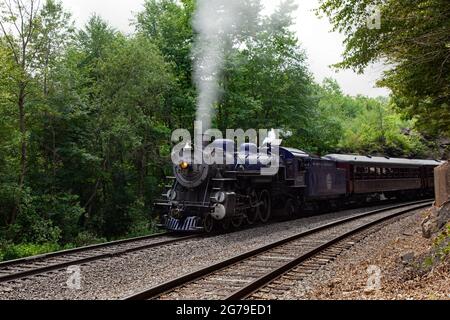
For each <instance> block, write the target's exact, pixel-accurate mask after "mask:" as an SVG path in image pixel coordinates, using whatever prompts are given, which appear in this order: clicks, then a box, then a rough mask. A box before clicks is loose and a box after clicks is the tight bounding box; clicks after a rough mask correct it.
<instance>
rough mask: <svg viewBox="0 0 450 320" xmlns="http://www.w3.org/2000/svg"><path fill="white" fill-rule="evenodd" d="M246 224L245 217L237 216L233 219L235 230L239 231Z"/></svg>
mask: <svg viewBox="0 0 450 320" xmlns="http://www.w3.org/2000/svg"><path fill="white" fill-rule="evenodd" d="M243 223H244V217H243V216H236V217H234V218H231V225H232V226H233V228H235V229H239V228H240V227H242V224H243Z"/></svg>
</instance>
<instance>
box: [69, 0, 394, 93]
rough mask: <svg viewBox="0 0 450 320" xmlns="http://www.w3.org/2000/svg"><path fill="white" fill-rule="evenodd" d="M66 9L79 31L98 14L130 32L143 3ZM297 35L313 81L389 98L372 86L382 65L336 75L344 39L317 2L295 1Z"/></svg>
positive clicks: (109, 1)
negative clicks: (319, 10)
mask: <svg viewBox="0 0 450 320" xmlns="http://www.w3.org/2000/svg"><path fill="white" fill-rule="evenodd" d="M62 1H63V3H64V5H65V7H66V9H67V10H69V11H70V12H71V13H72V14H73V18H74V19H75V20H76V24H77V26H78V27H82V26H83V25H84V24H85V23H86V21H87V20H88V19H89V17H90V16H91V15H92V14H93V13H97V14H99V15H100V16H102V17H103V18H104V19H105V20H107V21H108V22H109V23H110V24H111V25H112V26H113V27H115V28H116V29H118V30H120V31H122V32H125V33H131V32H133V28H132V27H130V25H129V24H130V21H131V20H132V19H133V16H134V13H136V12H139V11H140V10H141V9H142V3H143V2H144V0H62ZM296 1H298V4H299V9H298V11H297V14H296V17H297V26H296V30H297V34H298V38H299V40H300V41H301V43H302V45H303V48H305V49H306V52H307V54H308V63H309V65H310V69H311V71H312V72H313V73H314V75H315V77H316V80H317V81H319V82H321V81H322V80H323V79H324V78H325V77H333V78H335V79H336V80H337V81H338V82H339V84H340V85H341V87H342V89H343V90H344V92H345V93H347V94H350V95H357V94H363V95H368V96H371V97H376V96H379V95H388V94H389V91H388V90H386V89H383V88H375V82H376V80H377V79H378V78H379V77H380V74H381V72H382V70H383V66H382V65H377V66H372V67H371V68H369V69H368V70H367V71H366V73H365V74H364V75H357V74H355V73H354V72H353V71H340V72H339V73H336V72H335V71H334V70H333V69H332V68H330V65H332V64H334V63H337V62H340V60H341V54H342V52H343V51H344V47H343V45H342V41H343V39H344V37H343V36H342V35H340V34H339V33H331V32H330V30H331V25H330V24H329V23H328V20H327V19H325V18H323V19H319V18H318V17H316V15H315V13H314V12H313V11H312V10H313V9H315V8H316V7H317V4H318V1H317V0H296ZM262 2H263V3H264V5H265V6H266V8H267V9H268V10H273V8H275V7H276V5H277V4H278V3H279V2H280V0H262Z"/></svg>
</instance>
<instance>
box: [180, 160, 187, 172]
mask: <svg viewBox="0 0 450 320" xmlns="http://www.w3.org/2000/svg"><path fill="white" fill-rule="evenodd" d="M180 168H181V169H183V170H186V169H187V168H189V163H187V162H186V161H183V162H182V163H180Z"/></svg>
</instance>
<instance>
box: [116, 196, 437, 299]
mask: <svg viewBox="0 0 450 320" xmlns="http://www.w3.org/2000/svg"><path fill="white" fill-rule="evenodd" d="M431 203H432V202H431V201H430V200H427V201H419V202H413V203H408V204H402V205H397V206H393V207H389V208H384V209H380V210H375V211H371V212H367V213H363V214H359V215H355V216H353V217H350V218H346V219H342V220H339V221H336V222H333V223H329V224H326V225H324V226H321V227H318V228H314V229H311V230H308V231H306V232H302V233H299V234H297V235H295V236H293V237H289V238H287V239H284V240H281V241H278V242H275V243H272V244H270V245H267V246H264V247H261V248H259V249H256V250H253V251H250V252H248V253H245V254H243V255H239V256H237V257H234V258H231V259H228V260H225V261H223V262H221V263H218V264H215V265H213V266H210V267H207V268H204V269H201V270H198V271H196V272H194V273H191V274H188V275H185V276H182V277H180V278H177V279H174V280H172V281H169V282H167V283H164V284H162V285H159V286H156V287H153V288H149V289H148V290H145V291H143V292H140V293H137V294H134V295H132V296H129V297H126V298H124V300H153V299H161V300H178V299H188V300H199V299H224V300H239V299H245V298H256V299H258V298H261V295H260V294H258V291H259V290H263V292H270V291H271V290H272V291H273V290H283V289H280V288H278V289H277V286H281V285H282V282H283V281H284V280H286V278H288V276H285V278H283V281H281V282H280V281H278V282H276V281H274V280H277V279H279V278H280V277H281V276H284V275H285V274H286V273H289V272H294V271H296V272H297V273H296V274H297V276H298V275H299V274H301V273H302V272H304V273H305V274H306V273H312V272H314V270H315V269H314V268H317V267H319V266H320V265H321V264H326V263H328V262H329V261H331V260H332V259H334V258H335V257H336V255H338V252H339V250H338V249H339V248H340V249H341V250H344V249H345V248H347V247H349V246H352V245H353V244H354V243H355V242H352V241H350V240H351V239H352V237H355V236H359V237H361V236H362V234H363V232H370V229H371V228H373V227H375V226H378V225H380V224H382V223H387V222H390V221H391V220H392V219H394V218H398V217H401V216H404V215H406V214H408V213H410V212H413V211H415V210H418V209H422V208H425V207H428V206H430V205H431ZM356 241H357V240H356ZM333 246H340V247H338V248H337V249H336V248H334V247H333ZM301 264H305V266H303V269H301V270H299V269H298V268H299V266H300V265H301ZM291 276H292V275H291ZM264 287H267V288H264Z"/></svg>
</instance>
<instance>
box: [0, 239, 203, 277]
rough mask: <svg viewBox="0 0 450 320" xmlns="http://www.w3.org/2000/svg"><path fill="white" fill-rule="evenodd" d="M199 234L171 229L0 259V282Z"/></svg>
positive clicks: (123, 253) (165, 244) (167, 243)
mask: <svg viewBox="0 0 450 320" xmlns="http://www.w3.org/2000/svg"><path fill="white" fill-rule="evenodd" d="M198 237H199V235H190V236H184V237H178V236H175V235H173V234H171V233H160V234H156V235H152V236H146V237H139V238H132V239H127V240H120V241H114V242H108V243H103V244H98V245H93V246H88V247H83V248H77V249H71V250H65V251H59V252H55V253H49V254H44V255H40V256H35V257H30V258H24V259H18V260H13V261H7V262H3V263H0V284H1V283H5V282H11V281H17V280H21V279H25V278H28V277H31V276H36V275H43V274H46V273H49V272H53V271H58V270H63V269H65V268H67V267H70V266H73V265H82V264H86V263H89V262H93V261H97V260H102V259H108V258H112V257H117V256H121V255H125V254H129V253H133V252H137V251H141V250H146V249H152V248H159V247H162V246H167V245H174V244H178V243H180V242H183V241H186V240H189V239H194V238H198Z"/></svg>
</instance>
